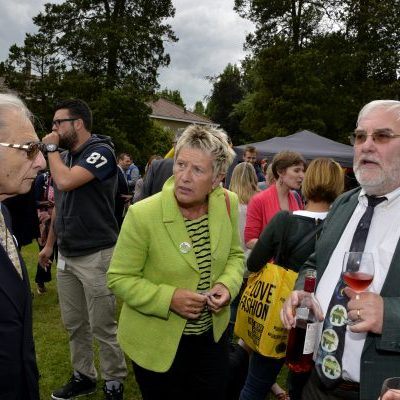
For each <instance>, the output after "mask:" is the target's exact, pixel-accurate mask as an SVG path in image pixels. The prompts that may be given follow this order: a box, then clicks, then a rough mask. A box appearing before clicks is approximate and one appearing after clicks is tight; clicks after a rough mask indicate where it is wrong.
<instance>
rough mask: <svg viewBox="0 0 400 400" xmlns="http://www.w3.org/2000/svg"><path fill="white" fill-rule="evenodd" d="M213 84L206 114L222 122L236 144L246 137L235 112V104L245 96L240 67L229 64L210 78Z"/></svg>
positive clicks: (213, 119) (217, 121) (219, 122)
mask: <svg viewBox="0 0 400 400" xmlns="http://www.w3.org/2000/svg"><path fill="white" fill-rule="evenodd" d="M210 81H211V82H212V84H213V87H212V91H211V95H210V98H209V101H208V104H207V108H206V114H207V116H208V117H209V118H210V119H211V120H212V121H214V122H216V123H218V124H220V126H221V128H223V129H224V130H225V131H226V132H227V133H228V135H229V136H230V137H231V139H232V142H233V143H234V144H235V145H238V144H241V143H242V142H243V140H244V139H245V138H244V137H243V134H242V131H241V129H240V127H239V124H240V118H239V117H238V116H237V115H236V114H233V113H232V112H233V110H234V106H235V104H237V103H239V102H240V101H241V100H242V99H243V97H244V88H243V84H242V76H241V72H240V69H239V68H238V67H237V66H236V65H232V64H228V65H227V66H226V67H225V69H224V71H223V72H222V74H220V75H218V76H216V77H213V78H210Z"/></svg>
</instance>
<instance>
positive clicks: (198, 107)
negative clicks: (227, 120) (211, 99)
mask: <svg viewBox="0 0 400 400" xmlns="http://www.w3.org/2000/svg"><path fill="white" fill-rule="evenodd" d="M193 112H194V113H195V114H198V115H205V114H206V110H205V108H204V104H203V102H202V101H200V100H199V101H196V103H195V104H194V108H193Z"/></svg>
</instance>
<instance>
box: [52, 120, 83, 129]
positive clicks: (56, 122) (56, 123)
mask: <svg viewBox="0 0 400 400" xmlns="http://www.w3.org/2000/svg"><path fill="white" fill-rule="evenodd" d="M78 119H79V118H58V119H53V121H51V127H53V126H54V125H55V126H56V127H57V128H58V127H59V126H60V125H61V124H62V123H63V122H68V121H70V122H72V121H77V120H78Z"/></svg>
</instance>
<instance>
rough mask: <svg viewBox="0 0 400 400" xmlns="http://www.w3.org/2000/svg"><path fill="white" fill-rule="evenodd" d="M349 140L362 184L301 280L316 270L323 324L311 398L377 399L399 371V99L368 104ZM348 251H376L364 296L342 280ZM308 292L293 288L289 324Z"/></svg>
mask: <svg viewBox="0 0 400 400" xmlns="http://www.w3.org/2000/svg"><path fill="white" fill-rule="evenodd" d="M350 141H351V143H352V144H353V146H354V162H353V165H354V172H355V176H356V178H357V181H358V182H359V184H360V188H358V189H353V190H351V191H349V192H347V193H344V194H343V195H342V196H340V197H339V198H338V199H337V200H336V201H335V203H334V204H333V205H332V208H331V210H330V212H329V214H328V216H327V218H326V220H325V222H324V228H323V231H322V233H321V235H320V238H319V240H318V242H317V245H316V248H315V253H314V254H313V255H311V257H310V258H309V260H308V261H307V262H306V264H305V265H304V268H303V269H302V270H301V272H300V275H299V277H300V279H299V280H298V282H297V283H296V288H298V289H300V288H302V287H303V286H302V285H303V283H302V282H304V272H305V270H306V268H310V267H311V268H316V270H317V288H316V297H317V299H318V300H319V302H320V305H321V309H320V310H318V314H319V315H320V317H321V319H322V318H323V315H324V324H323V332H322V336H321V338H318V340H317V346H318V347H317V351H316V353H315V368H314V371H313V373H312V375H311V378H310V380H309V382H308V384H307V385H306V386H305V388H304V390H303V397H302V398H303V399H307V400H324V399H327V400H336V399H337V400H338V399H351V400H376V399H377V398H378V396H379V393H380V388H381V384H382V381H383V380H384V379H385V378H388V377H391V376H399V375H400V224H399V222H398V221H399V216H400V102H399V101H393V100H376V101H372V102H370V103H368V104H367V105H365V106H364V107H363V108H362V110H361V111H360V113H359V116H358V121H357V127H356V130H355V132H354V133H353V134H352V136H351V138H350ZM349 250H350V251H358V252H360V251H361V252H369V253H372V256H373V260H374V264H375V275H374V277H373V281H372V283H371V284H370V286H369V288H368V289H367V290H365V291H362V292H360V293H357V292H355V291H354V290H352V289H351V288H350V287H345V288H344V286H345V285H344V283H343V280H342V279H341V270H342V263H343V262H344V261H343V260H344V253H345V252H347V251H349ZM347 265H348V264H347ZM304 296H305V292H303V291H302V290H295V291H294V292H293V293H292V295H291V297H290V298H289V299H288V300H287V301H286V303H285V304H284V307H283V310H282V313H281V317H282V321H283V322H284V324H285V326H286V327H287V328H288V329H289V328H292V327H293V326H294V325H295V319H294V314H293V310H294V309H295V308H296V307H297V306H298V304H299V303H300V301H301V299H302V298H303V297H304ZM346 303H347V304H346ZM349 320H352V321H353V322H352V321H350V322H349ZM329 338H330V339H332V340H331V341H329V340H328V339H329Z"/></svg>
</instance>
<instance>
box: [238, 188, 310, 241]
mask: <svg viewBox="0 0 400 400" xmlns="http://www.w3.org/2000/svg"><path fill="white" fill-rule="evenodd" d="M288 197H289V210H290V211H296V210H300V209H301V208H302V207H301V208H300V205H299V203H298V201H297V200H296V197H295V195H294V194H293V193H292V192H291V191H289V195H288ZM280 210H281V208H280V205H279V198H278V191H277V190H276V185H275V184H274V185H271V186H270V187H269V188H268V189H266V190H263V191H262V192H260V193H257V194H256V195H255V196H253V197H252V198H251V200H250V202H249V205H248V207H247V217H246V226H245V228H244V240H245V243H247V242H248V241H249V240H251V239H258V238H259V236H260V235H261V232H262V231H263V229H264V228H265V226H266V225H267V224H268V222H269V221H271V219H272V217H273V216H274V215H275V214H276V213H277V212H278V211H280Z"/></svg>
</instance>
